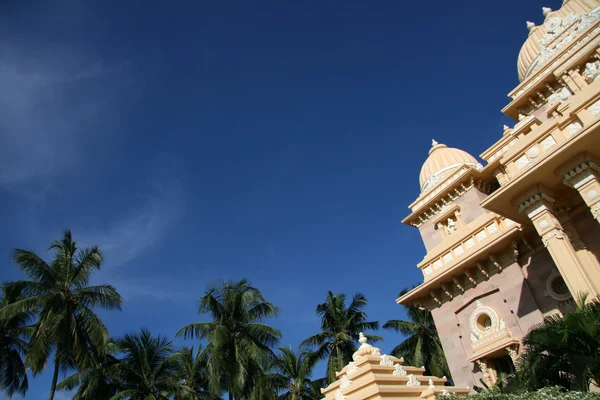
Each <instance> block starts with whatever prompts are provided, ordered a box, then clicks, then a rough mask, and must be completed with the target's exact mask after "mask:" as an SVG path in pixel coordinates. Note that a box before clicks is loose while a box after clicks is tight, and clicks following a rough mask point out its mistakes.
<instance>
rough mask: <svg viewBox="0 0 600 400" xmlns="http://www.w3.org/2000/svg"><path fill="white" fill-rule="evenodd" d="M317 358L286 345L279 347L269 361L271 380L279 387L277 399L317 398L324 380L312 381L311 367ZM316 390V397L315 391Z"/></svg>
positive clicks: (304, 399) (301, 399) (305, 399)
mask: <svg viewBox="0 0 600 400" xmlns="http://www.w3.org/2000/svg"><path fill="white" fill-rule="evenodd" d="M316 361H317V359H316V358H315V357H313V354H312V353H310V352H306V351H303V352H300V353H299V354H297V353H295V352H294V351H293V350H292V349H288V348H286V347H280V348H279V354H277V357H276V358H275V359H274V360H273V361H272V362H271V364H270V370H272V371H273V381H274V383H275V386H276V387H277V388H279V389H280V390H279V397H278V399H279V400H312V399H315V398H319V397H320V395H321V393H320V388H322V387H324V383H325V382H324V380H323V379H319V380H316V381H312V380H311V379H310V378H311V375H312V369H313V367H314V366H315V363H316ZM316 391H318V395H319V396H318V397H314V396H315V392H316Z"/></svg>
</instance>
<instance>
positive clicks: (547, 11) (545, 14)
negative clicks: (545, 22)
mask: <svg viewBox="0 0 600 400" xmlns="http://www.w3.org/2000/svg"><path fill="white" fill-rule="evenodd" d="M542 12H543V13H544V17H547V16H548V14H550V13H551V12H552V9H551V8H550V7H542Z"/></svg>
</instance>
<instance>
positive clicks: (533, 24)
mask: <svg viewBox="0 0 600 400" xmlns="http://www.w3.org/2000/svg"><path fill="white" fill-rule="evenodd" d="M533 28H535V22H531V21H527V29H529V31H530V32H531V30H532V29H533Z"/></svg>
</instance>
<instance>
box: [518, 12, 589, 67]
mask: <svg viewBox="0 0 600 400" xmlns="http://www.w3.org/2000/svg"><path fill="white" fill-rule="evenodd" d="M598 18H600V6H599V7H596V8H594V9H593V10H592V11H590V12H589V13H587V14H583V15H580V14H576V13H573V14H571V15H569V16H567V17H565V18H559V17H554V18H549V19H548V20H547V21H546V23H545V24H544V27H545V29H546V35H545V36H544V38H543V39H542V40H540V55H539V56H538V58H537V60H536V61H534V63H533V66H532V69H531V70H532V71H535V70H537V69H539V68H540V67H541V66H542V65H544V63H546V61H548V60H550V59H551V58H552V57H554V55H555V54H556V53H558V52H559V51H561V50H563V49H564V48H565V47H566V46H567V45H569V44H570V43H572V42H573V41H574V40H575V39H576V38H577V37H579V35H581V33H582V32H583V31H585V30H586V29H587V28H589V27H590V25H592V24H593V23H594V22H595V21H596V20H597V19H598ZM575 22H578V25H577V28H575V29H573V30H572V31H571V32H570V33H569V34H568V35H566V36H565V37H563V38H562V39H561V40H560V41H556V40H555V39H557V38H559V36H561V35H562V34H563V33H564V32H565V31H566V30H568V29H569V28H570V27H571V26H572V25H573V24H574V23H575ZM528 27H529V24H528ZM531 29H533V27H531V28H530V30H531ZM528 75H529V74H528Z"/></svg>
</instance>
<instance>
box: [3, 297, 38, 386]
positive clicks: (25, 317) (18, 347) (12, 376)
mask: <svg viewBox="0 0 600 400" xmlns="http://www.w3.org/2000/svg"><path fill="white" fill-rule="evenodd" d="M11 300H13V301H14V299H10V296H9V295H8V294H7V293H6V291H5V290H3V291H2V296H1V297H0V309H2V308H4V307H5V306H6V305H8V304H9V303H10V302H11ZM31 319H32V314H31V313H27V312H24V313H18V314H14V315H13V316H12V317H10V318H2V319H0V375H1V376H2V377H1V379H0V389H2V390H4V391H5V392H6V394H7V395H8V396H9V397H12V396H13V395H14V394H15V393H19V394H20V395H22V396H24V395H25V393H26V392H27V389H28V382H27V373H26V370H25V363H24V361H23V358H22V357H24V356H25V353H26V351H27V341H26V337H27V333H28V331H29V330H30V329H31V328H30V327H29V326H28V323H29V322H30V320H31Z"/></svg>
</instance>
